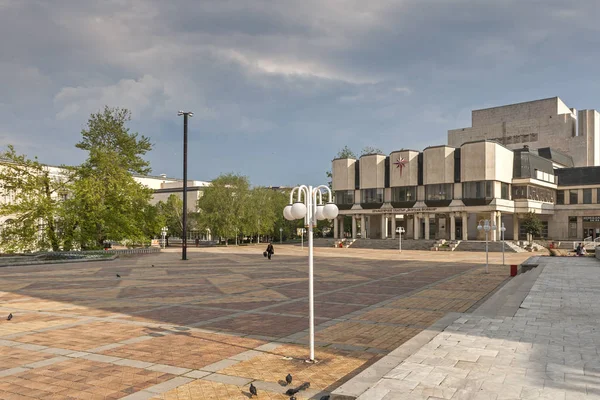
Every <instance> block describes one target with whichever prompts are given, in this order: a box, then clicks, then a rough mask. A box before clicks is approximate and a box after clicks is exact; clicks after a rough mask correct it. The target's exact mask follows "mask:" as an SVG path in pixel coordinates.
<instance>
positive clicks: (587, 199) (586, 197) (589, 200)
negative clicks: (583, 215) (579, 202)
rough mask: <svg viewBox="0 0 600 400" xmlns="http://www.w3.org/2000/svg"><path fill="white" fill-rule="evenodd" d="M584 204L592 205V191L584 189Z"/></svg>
mask: <svg viewBox="0 0 600 400" xmlns="http://www.w3.org/2000/svg"><path fill="white" fill-rule="evenodd" d="M583 204H592V189H583Z"/></svg>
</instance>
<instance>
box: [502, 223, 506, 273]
mask: <svg viewBox="0 0 600 400" xmlns="http://www.w3.org/2000/svg"><path fill="white" fill-rule="evenodd" d="M502 265H506V264H504V231H502Z"/></svg>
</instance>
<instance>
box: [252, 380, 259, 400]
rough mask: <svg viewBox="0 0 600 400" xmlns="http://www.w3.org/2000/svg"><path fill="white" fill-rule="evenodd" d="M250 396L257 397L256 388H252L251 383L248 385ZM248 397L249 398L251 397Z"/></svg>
mask: <svg viewBox="0 0 600 400" xmlns="http://www.w3.org/2000/svg"><path fill="white" fill-rule="evenodd" d="M250 394H251V395H252V396H258V391H257V390H256V386H254V385H253V384H252V383H251V384H250ZM252 396H250V397H252Z"/></svg>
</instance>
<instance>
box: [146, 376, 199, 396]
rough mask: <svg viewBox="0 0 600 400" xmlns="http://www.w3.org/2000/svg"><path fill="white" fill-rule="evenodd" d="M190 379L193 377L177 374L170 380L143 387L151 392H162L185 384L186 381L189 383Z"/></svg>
mask: <svg viewBox="0 0 600 400" xmlns="http://www.w3.org/2000/svg"><path fill="white" fill-rule="evenodd" d="M191 381H193V379H191V378H185V377H182V376H178V377H177V378H173V379H171V380H168V381H165V382H162V383H159V384H158V385H154V386H150V387H148V388H146V389H144V391H146V392H151V393H164V392H167V391H169V390H171V389H174V388H176V387H178V386H181V385H185V384H186V383H189V382H191Z"/></svg>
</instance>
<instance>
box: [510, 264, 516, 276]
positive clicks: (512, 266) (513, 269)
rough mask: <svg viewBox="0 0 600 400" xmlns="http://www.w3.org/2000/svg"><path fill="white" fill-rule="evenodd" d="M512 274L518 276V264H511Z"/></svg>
mask: <svg viewBox="0 0 600 400" xmlns="http://www.w3.org/2000/svg"><path fill="white" fill-rule="evenodd" d="M510 276H517V265H513V264H511V266H510Z"/></svg>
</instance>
